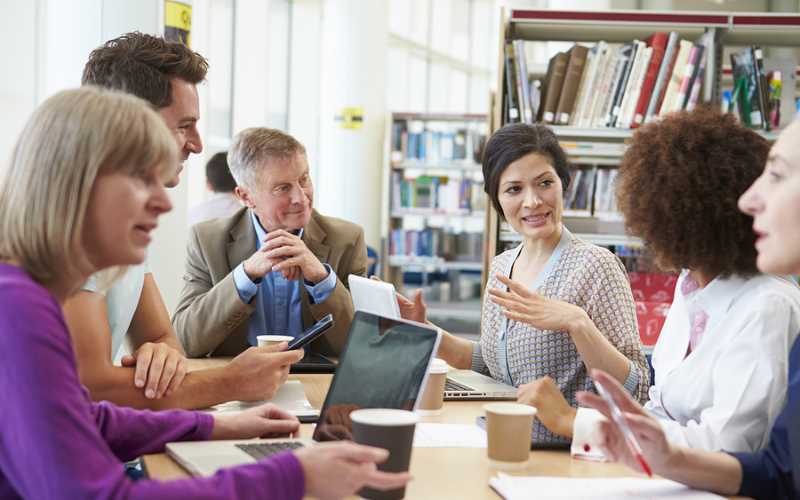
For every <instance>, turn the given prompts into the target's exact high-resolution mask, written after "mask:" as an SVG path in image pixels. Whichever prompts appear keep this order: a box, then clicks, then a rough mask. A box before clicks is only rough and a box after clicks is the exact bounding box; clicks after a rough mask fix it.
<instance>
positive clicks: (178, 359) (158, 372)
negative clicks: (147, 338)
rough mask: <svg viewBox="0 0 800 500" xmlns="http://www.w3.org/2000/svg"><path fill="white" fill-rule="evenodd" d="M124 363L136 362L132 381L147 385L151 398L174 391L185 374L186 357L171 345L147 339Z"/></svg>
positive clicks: (132, 363)
mask: <svg viewBox="0 0 800 500" xmlns="http://www.w3.org/2000/svg"><path fill="white" fill-rule="evenodd" d="M120 362H121V363H122V366H125V367H132V366H135V367H136V370H135V372H134V375H133V383H134V385H135V386H136V387H138V388H140V389H141V388H144V396H145V397H146V398H148V399H159V398H162V397H164V396H165V395H167V396H168V395H170V394H172V393H173V392H174V391H175V390H176V389H177V388H178V387H180V385H181V382H183V379H184V377H185V376H186V358H185V357H184V355H183V353H181V352H179V351H177V350H175V349H173V348H172V347H170V346H169V345H167V344H165V343H163V342H158V343H153V342H145V343H144V344H142V345H141V346H139V348H138V349H136V352H134V353H133V354H128V355H125V356H123V357H122V359H121V360H120Z"/></svg>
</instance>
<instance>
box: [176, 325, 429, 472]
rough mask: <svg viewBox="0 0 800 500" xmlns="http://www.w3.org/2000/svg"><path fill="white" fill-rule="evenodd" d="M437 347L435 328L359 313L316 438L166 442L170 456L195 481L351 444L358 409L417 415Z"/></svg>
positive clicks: (330, 391)
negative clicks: (323, 445)
mask: <svg viewBox="0 0 800 500" xmlns="http://www.w3.org/2000/svg"><path fill="white" fill-rule="evenodd" d="M438 347H439V333H438V331H437V330H436V329H435V328H431V327H429V326H427V325H422V324H419V323H414V322H411V321H404V320H396V319H388V318H384V317H381V316H377V315H374V314H370V313H367V312H364V311H356V314H355V317H354V319H353V323H352V324H351V325H350V333H349V334H348V339H347V346H346V347H345V350H344V352H343V353H342V356H341V358H340V359H339V367H338V368H337V370H336V374H335V375H334V376H333V380H332V381H331V386H330V390H329V391H328V395H327V397H326V398H325V404H323V406H322V411H321V412H320V417H319V421H318V422H317V426H316V428H315V429H314V436H313V440H312V439H250V440H237V441H193V442H181V443H168V444H167V447H166V451H167V454H168V455H169V456H170V457H172V459H173V460H175V461H176V462H178V463H179V464H180V465H181V466H183V468H184V469H186V470H187V471H189V472H190V473H191V474H192V475H195V476H210V475H213V474H214V473H215V472H216V471H217V470H219V469H221V468H223V467H230V466H233V465H239V464H246V463H252V462H256V461H258V460H259V459H261V458H263V457H265V456H269V455H271V454H274V453H277V452H280V451H284V450H291V449H295V448H299V447H301V446H310V445H313V443H314V442H316V441H330V440H337V439H351V438H352V434H351V432H352V427H351V424H350V418H349V414H350V412H351V411H353V410H356V409H359V408H398V409H406V410H413V409H415V408H416V406H417V401H418V398H419V395H420V392H421V390H422V388H423V387H425V382H426V380H427V375H428V368H429V365H430V363H431V360H432V359H433V355H434V353H435V352H436V350H437V349H438Z"/></svg>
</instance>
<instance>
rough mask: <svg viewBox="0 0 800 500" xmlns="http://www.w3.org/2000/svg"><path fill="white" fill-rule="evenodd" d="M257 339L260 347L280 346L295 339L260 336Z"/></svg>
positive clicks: (280, 336)
mask: <svg viewBox="0 0 800 500" xmlns="http://www.w3.org/2000/svg"><path fill="white" fill-rule="evenodd" d="M256 339H257V340H258V347H264V346H265V345H274V344H280V343H281V342H291V341H292V340H294V337H290V336H288V335H259V336H257V337H256Z"/></svg>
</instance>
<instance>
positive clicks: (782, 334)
mask: <svg viewBox="0 0 800 500" xmlns="http://www.w3.org/2000/svg"><path fill="white" fill-rule="evenodd" d="M686 275H687V272H686V271H684V272H683V273H682V274H681V276H680V278H679V279H678V282H677V284H676V291H675V298H674V300H673V303H672V306H671V307H670V310H669V313H668V315H667V319H666V322H665V323H664V327H663V328H662V330H661V334H660V335H659V338H658V342H657V343H656V346H655V350H654V351H653V359H652V362H653V369H654V370H655V385H654V386H652V387H651V388H650V392H649V398H650V399H649V401H648V402H647V404H646V405H645V408H646V409H647V410H649V411H650V412H651V413H652V414H653V416H655V417H656V418H658V419H659V421H660V422H661V425H662V427H663V429H664V431H665V433H666V434H667V438H668V439H669V440H670V441H671V442H672V443H674V444H677V445H682V446H688V447H692V448H701V449H705V450H725V451H731V452H736V451H748V452H752V451H757V450H759V449H761V448H763V447H764V446H766V444H767V440H768V438H769V430H770V428H771V427H772V423H773V421H774V420H775V418H776V417H777V415H778V414H779V413H780V411H781V410H782V409H783V406H784V404H785V402H786V401H785V399H786V384H787V372H788V364H787V363H788V358H789V350H790V349H791V347H792V344H793V342H794V340H795V338H796V337H797V335H798V332H800V289H798V287H797V285H796V284H794V283H793V282H791V281H789V280H787V279H784V278H780V277H776V276H769V275H756V276H754V277H752V278H747V279H745V278H740V277H737V276H733V277H730V278H726V279H722V278H717V279H715V280H713V281H712V282H711V283H709V284H708V285H707V286H706V287H705V288H702V289H700V290H698V291H697V292H696V293H694V294H692V295H691V296H690V299H689V300H687V298H685V297H683V295H682V293H681V284H682V282H683V281H684V279H686ZM688 302H691V304H689V303H688ZM690 307H691V308H692V310H697V309H698V308H699V309H701V310H703V311H705V313H706V314H707V315H708V320H707V323H706V327H705V332H704V334H703V336H702V340H701V342H700V344H699V345H698V346H697V347H696V348H695V349H694V350H693V351H692V352H691V353H690V354H689V355H688V356H687V355H686V352H687V349H688V347H689V331H690V320H689V314H690ZM595 420H596V415H591V414H590V411H589V410H587V409H580V410H579V411H578V417H577V418H576V422H575V426H574V429H573V431H574V433H573V446H572V448H573V450H575V451H576V452H578V453H577V454H579V455H580V454H583V453H582V451H584V450H591V451H592V452H593V453H594V452H596V451H597V447H596V446H592V445H593V444H596V440H595V439H594V438H595V436H596V435H595V429H594V426H593V425H592V424H591V423H590V422H592V421H595ZM585 445H589V446H588V447H587V446H585ZM593 453H592V454H593Z"/></svg>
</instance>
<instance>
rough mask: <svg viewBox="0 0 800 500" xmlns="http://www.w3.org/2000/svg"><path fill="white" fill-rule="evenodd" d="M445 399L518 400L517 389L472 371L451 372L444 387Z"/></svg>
mask: <svg viewBox="0 0 800 500" xmlns="http://www.w3.org/2000/svg"><path fill="white" fill-rule="evenodd" d="M444 399H445V400H447V401H452V400H457V399H472V400H482V399H484V400H502V399H514V400H516V399H517V388H516V387H514V386H512V385H508V384H504V383H503V382H498V381H497V380H495V379H493V378H492V377H487V376H486V375H483V374H481V373H478V372H474V371H472V370H450V371H449V372H448V373H447V381H446V382H445V385H444Z"/></svg>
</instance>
